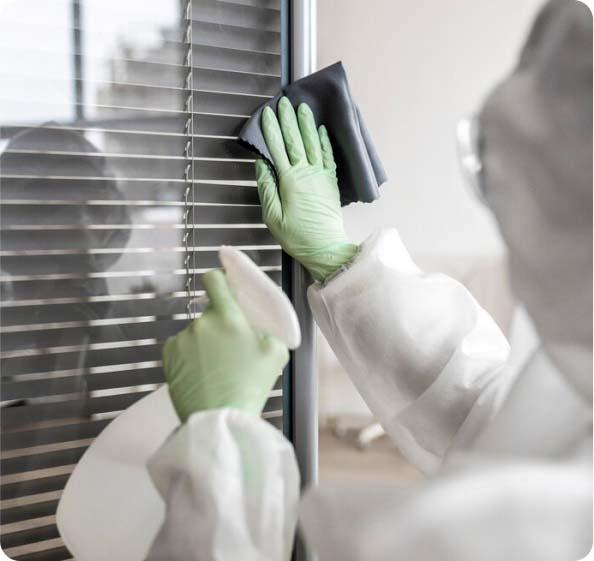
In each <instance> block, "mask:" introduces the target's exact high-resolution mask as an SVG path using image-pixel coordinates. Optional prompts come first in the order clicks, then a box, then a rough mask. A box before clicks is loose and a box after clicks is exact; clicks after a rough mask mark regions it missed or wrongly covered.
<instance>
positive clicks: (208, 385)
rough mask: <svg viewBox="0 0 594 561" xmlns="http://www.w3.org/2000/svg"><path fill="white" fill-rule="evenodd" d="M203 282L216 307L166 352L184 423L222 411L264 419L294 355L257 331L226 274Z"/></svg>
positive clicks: (212, 274) (171, 340)
mask: <svg viewBox="0 0 594 561" xmlns="http://www.w3.org/2000/svg"><path fill="white" fill-rule="evenodd" d="M202 282H203V284H204V288H205V290H206V292H207V294H208V298H209V301H210V303H209V304H208V306H207V308H206V309H205V310H204V312H203V313H202V315H201V316H200V317H199V318H196V319H195V320H194V321H192V323H190V325H188V326H187V327H186V328H185V329H184V330H183V331H181V332H179V333H178V334H177V335H175V336H174V337H170V338H169V339H168V340H167V342H166V343H165V347H164V350H163V365H164V368H165V379H166V380H167V384H168V385H169V394H170V396H171V400H172V401H173V405H174V407H175V410H176V411H177V414H178V415H179V418H180V419H181V421H182V422H184V421H186V419H187V418H188V417H189V416H190V415H191V414H192V413H195V412H196V411H201V410H204V409H217V408H221V407H234V408H237V409H241V410H243V411H246V412H248V413H253V414H255V415H257V414H260V413H261V412H262V409H263V407H264V403H265V402H266V400H267V398H268V395H269V393H270V391H271V390H272V388H273V386H274V383H275V382H276V379H277V378H278V376H279V375H280V374H281V372H282V369H283V366H285V364H287V361H288V360H289V351H288V349H287V347H286V346H285V344H284V343H282V342H281V341H280V340H278V339H276V338H275V337H271V336H268V335H261V334H259V333H256V331H254V329H253V328H252V326H251V325H250V324H249V322H248V320H247V318H246V317H245V315H244V314H243V312H242V310H241V308H240V307H239V305H238V304H237V302H236V301H235V298H234V297H233V294H232V293H231V290H230V288H229V285H228V284H227V279H226V277H225V274H224V273H223V272H222V271H220V270H215V271H209V272H208V273H206V274H205V275H204V276H203V277H202Z"/></svg>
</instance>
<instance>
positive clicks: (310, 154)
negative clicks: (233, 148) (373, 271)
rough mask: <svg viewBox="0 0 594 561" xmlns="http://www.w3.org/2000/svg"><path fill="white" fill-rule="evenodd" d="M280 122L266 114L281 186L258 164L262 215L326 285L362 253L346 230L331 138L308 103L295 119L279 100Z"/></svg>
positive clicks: (287, 104)
mask: <svg viewBox="0 0 594 561" xmlns="http://www.w3.org/2000/svg"><path fill="white" fill-rule="evenodd" d="M278 117H279V118H278V120H277V118H276V115H275V114H274V111H273V110H272V109H270V108H269V107H267V108H266V109H265V110H264V111H263V113H262V131H263V133H264V138H265V140H266V145H267V146H268V150H269V151H270V155H271V156H272V160H273V162H274V166H275V167H276V171H277V174H278V177H279V183H280V185H279V188H278V190H277V188H276V184H275V180H274V176H273V174H272V172H271V170H270V169H269V168H268V165H267V164H266V162H265V161H263V160H257V161H256V178H257V182H258V194H259V195H260V201H261V203H262V216H263V219H264V223H265V224H266V225H267V226H268V228H269V229H270V231H271V232H272V235H273V236H274V237H275V238H276V239H277V241H278V242H279V243H280V245H281V246H282V248H283V249H284V250H285V251H286V252H287V253H288V254H289V255H291V257H293V258H294V259H296V260H297V261H299V262H300V263H301V264H302V265H303V266H304V267H305V268H306V269H307V270H308V271H309V272H310V273H311V275H312V276H313V278H314V279H315V280H317V281H320V282H322V281H324V280H326V279H327V278H328V277H329V276H330V275H332V273H334V272H335V271H336V270H337V269H339V268H340V267H341V266H343V265H344V264H346V263H347V262H348V261H350V260H351V259H352V258H353V257H354V256H355V254H356V253H357V251H358V247H357V246H356V245H354V244H352V243H350V242H349V241H348V239H347V237H346V234H345V231H344V226H343V222H342V211H341V207H340V194H339V191H338V183H337V180H336V164H335V163H334V156H333V154H332V146H331V144H330V138H329V137H328V131H327V130H326V128H325V127H324V126H320V128H319V129H317V128H316V123H315V120H314V116H313V113H312V112H311V109H310V108H309V107H308V106H307V105H306V104H305V103H302V104H301V105H300V106H299V108H298V110H297V115H295V110H294V109H293V106H292V105H291V102H290V101H289V100H288V99H287V98H286V97H283V98H281V100H280V101H279V104H278ZM279 121H280V124H279Z"/></svg>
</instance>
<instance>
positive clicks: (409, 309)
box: [308, 229, 509, 472]
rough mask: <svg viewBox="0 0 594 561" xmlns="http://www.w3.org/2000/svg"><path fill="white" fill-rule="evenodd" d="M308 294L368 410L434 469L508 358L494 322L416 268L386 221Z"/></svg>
mask: <svg viewBox="0 0 594 561" xmlns="http://www.w3.org/2000/svg"><path fill="white" fill-rule="evenodd" d="M308 297H309V303H310V306H311V308H312V311H313V313H314V316H315V318H316V321H317V323H318V325H319V326H320V329H321V330H322V332H323V333H324V336H325V337H326V339H327V340H328V342H329V344H330V346H331V347H332V348H333V350H334V352H335V353H336V356H337V357H338V359H339V361H340V362H341V364H342V366H343V367H344V368H345V369H346V370H347V372H348V373H349V374H350V376H351V379H352V380H353V382H354V383H355V386H356V387H357V389H358V390H359V392H360V393H361V395H362V396H363V398H364V399H365V401H366V402H367V405H368V406H369V407H370V409H371V410H372V412H373V413H374V414H375V416H376V417H377V418H378V419H379V421H380V422H381V423H382V425H383V426H384V428H385V429H386V431H387V432H388V433H389V434H390V435H391V436H392V438H394V440H395V441H396V442H397V443H398V445H399V446H400V448H401V450H402V451H403V452H404V453H405V454H406V455H407V457H408V458H409V459H410V460H411V461H412V462H413V463H415V464H416V465H417V466H418V467H420V468H421V469H423V470H424V471H426V472H430V471H433V470H435V469H436V468H437V467H438V466H439V464H440V463H441V460H442V459H443V456H444V455H445V453H446V451H447V449H448V447H449V444H450V442H451V440H452V438H453V437H454V436H455V434H456V433H457V431H458V429H459V428H460V426H461V424H462V423H463V421H464V420H465V418H466V416H467V415H468V413H469V411H470V409H471V408H472V406H473V405H474V402H475V400H476V399H477V398H478V396H479V395H480V393H481V391H482V390H483V389H484V388H485V387H486V386H487V384H488V383H489V382H490V381H491V380H492V379H493V378H494V376H495V375H496V374H497V372H498V371H499V370H500V368H501V367H502V365H504V364H505V362H506V360H507V357H508V353H509V345H508V343H507V340H506V339H505V337H504V336H503V334H502V333H501V331H500V329H499V328H498V327H497V325H496V324H495V322H494V321H493V320H492V319H491V317H490V316H489V315H488V314H487V313H486V312H485V311H484V310H483V309H482V308H481V307H480V306H479V305H478V304H477V303H476V301H475V300H474V298H473V297H472V296H471V295H470V293H469V292H468V291H467V290H466V289H465V288H464V287H463V286H462V285H461V284H460V283H458V282H456V281H454V280H453V279H451V278H449V277H446V276H444V275H425V274H423V273H422V272H421V271H420V270H419V269H418V268H417V267H416V265H415V264H414V263H413V262H412V260H411V258H410V256H409V255H408V252H407V251H406V249H405V247H404V245H403V244H402V242H401V240H400V237H399V236H398V233H397V232H396V230H394V229H390V230H386V231H383V232H380V233H379V234H376V235H375V236H373V237H372V238H371V239H369V240H367V241H366V242H365V243H364V244H363V245H362V247H361V251H360V253H359V255H358V256H357V257H356V259H355V260H354V262H353V263H352V264H351V266H350V267H349V268H348V270H347V271H346V272H343V273H341V274H339V275H338V276H336V277H335V278H333V279H331V281H330V282H328V283H327V284H326V285H325V286H320V285H319V284H315V285H312V286H311V287H310V289H309V292H308Z"/></svg>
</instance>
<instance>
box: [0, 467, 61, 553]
mask: <svg viewBox="0 0 594 561" xmlns="http://www.w3.org/2000/svg"><path fill="white" fill-rule="evenodd" d="M69 477H70V474H64V475H55V476H53V477H38V478H37V479H29V480H23V481H18V482H16V483H4V484H2V486H0V498H1V499H2V500H3V501H4V500H9V499H18V498H20V497H28V496H30V495H38V494H41V493H49V492H51V491H61V490H62V489H63V488H64V485H66V482H67V481H68V478H69ZM5 537H6V534H3V535H2V545H3V546H4V547H12V546H7V545H6V544H5V543H4V539H5ZM14 545H20V544H16V543H15V544H14Z"/></svg>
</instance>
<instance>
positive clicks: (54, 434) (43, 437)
mask: <svg viewBox="0 0 594 561" xmlns="http://www.w3.org/2000/svg"><path fill="white" fill-rule="evenodd" d="M109 422H110V421H109V420H106V419H101V420H96V421H95V420H94V421H79V422H77V423H74V424H72V423H71V424H63V425H59V426H55V427H47V428H43V427H41V428H36V429H34V430H20V431H12V432H3V433H2V434H1V435H0V438H1V441H0V442H1V445H2V449H3V450H15V449H20V448H31V447H34V446H42V445H45V444H56V443H59V442H69V441H73V440H81V439H85V438H94V437H95V436H97V435H98V434H99V433H100V432H101V431H102V430H103V429H104V428H105V427H106V426H107V425H108V424H109Z"/></svg>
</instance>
